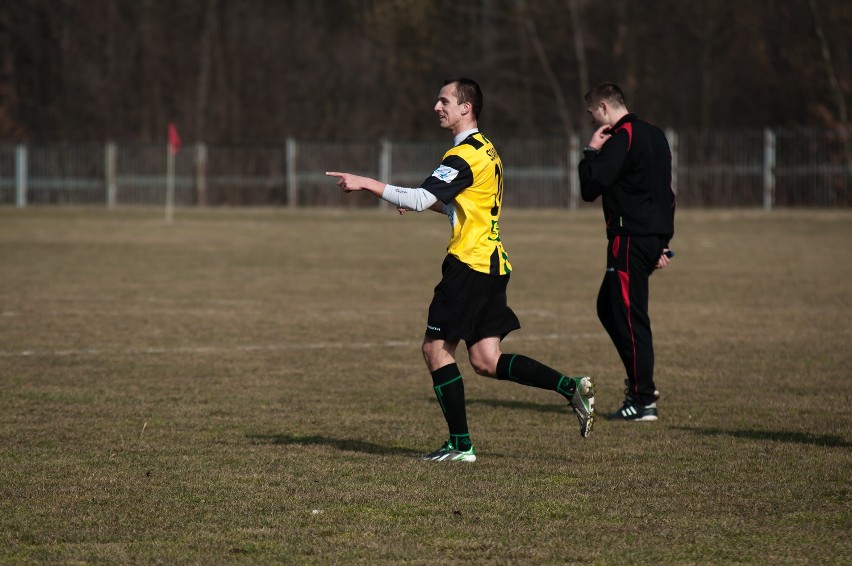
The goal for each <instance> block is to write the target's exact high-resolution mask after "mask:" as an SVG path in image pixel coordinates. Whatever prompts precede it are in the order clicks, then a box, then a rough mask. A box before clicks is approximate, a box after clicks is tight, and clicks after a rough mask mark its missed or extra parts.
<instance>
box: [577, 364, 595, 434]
mask: <svg viewBox="0 0 852 566" xmlns="http://www.w3.org/2000/svg"><path fill="white" fill-rule="evenodd" d="M579 392H580V394H581V395H583V396H584V397H585V398H586V399H587V400H588V401H589V420H587V421H586V426H585V427H581V428H580V436H582V437H583V438H588V437H589V435H590V434H591V433H592V425H593V424H595V385H594V383H592V379H591V378H590V377H584V378H583V379H581V380H580V389H579Z"/></svg>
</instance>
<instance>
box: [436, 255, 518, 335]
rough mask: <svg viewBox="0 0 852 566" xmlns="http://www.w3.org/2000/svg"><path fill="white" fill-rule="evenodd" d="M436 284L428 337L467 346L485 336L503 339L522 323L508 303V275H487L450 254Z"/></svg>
mask: <svg viewBox="0 0 852 566" xmlns="http://www.w3.org/2000/svg"><path fill="white" fill-rule="evenodd" d="M441 274H442V278H441V282H440V283H438V286H437V287H435V295H434V296H433V297H432V304H431V305H429V319H428V322H427V323H426V336H429V337H430V338H438V339H441V340H446V341H447V342H457V341H459V340H464V341H465V342H467V344H468V345H471V344H474V343H476V342H479V341H480V340H482V339H483V338H490V337H493V336H499V337H500V339H503V338H504V337H505V336H506V335H507V334H509V333H510V332H511V331H513V330H517V329H518V328H520V327H521V323H520V321H519V320H518V317H517V316H515V313H514V312H512V309H510V308H509V305H508V304H507V303H506V287H507V286H508V285H509V276H508V275H488V274H487V273H480V272H478V271H475V270H473V269H471V268H470V267H468V266H467V265H466V264H465V263H462V262H461V261H459V260H458V259H456V258H455V257H453V256H451V255H448V256H447V257H446V259H444V263H443V265H442V266H441Z"/></svg>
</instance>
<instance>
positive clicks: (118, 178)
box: [0, 129, 852, 210]
mask: <svg viewBox="0 0 852 566" xmlns="http://www.w3.org/2000/svg"><path fill="white" fill-rule="evenodd" d="M666 135H667V136H668V138H669V142H670V144H671V148H672V158H673V171H672V173H673V178H672V185H673V188H674V189H675V191H676V192H677V195H678V204H679V206H687V207H762V208H764V209H767V210H770V209H772V208H774V207H778V206H782V207H786V206H812V207H848V206H850V204H852V203H850V194H849V193H850V187H852V130H849V129H846V130H843V129H840V130H838V129H831V130H829V129H825V130H797V131H792V130H769V129H767V130H762V131H761V130H756V131H754V130H751V131H741V132H698V131H695V132H693V131H688V132H685V133H679V132H675V131H673V130H667V131H666ZM497 147H498V150H499V151H500V155H501V157H502V158H503V162H504V166H505V176H506V191H505V195H504V201H505V202H506V204H509V205H511V206H515V207H525V208H529V207H558V208H571V209H573V208H578V207H581V206H587V205H585V204H584V203H582V202H581V199H580V196H579V192H580V191H579V180H578V178H577V173H576V171H577V165H578V163H579V160H580V159H581V147H582V144H581V142H580V138H579V136H577V135H573V136H567V137H566V136H562V137H559V136H555V137H547V138H530V139H504V140H499V141H498V142H497ZM446 149H447V143H446V142H418V141H390V140H382V141H380V142H378V143H331V142H315V141H297V140H295V139H289V140H287V141H286V143H285V144H283V145H282V146H280V147H268V146H267V147H244V146H242V147H225V146H222V147H220V146H207V145H205V144H202V143H199V144H194V145H189V146H184V147H183V148H182V149H181V150H180V151H179V152H178V154H177V155H176V156H175V163H174V199H175V204H177V205H179V206H195V205H198V206H204V205H275V206H288V207H300V206H338V207H356V206H371V205H374V204H375V201H374V200H373V199H370V198H367V197H364V196H362V195H348V196H344V195H342V194H341V193H340V192H339V191H337V190H336V187H335V185H334V182H333V181H332V180H331V179H329V178H328V177H326V176H325V174H324V172H325V171H327V170H332V169H333V170H338V171H352V172H356V173H360V174H364V175H369V176H371V177H376V178H378V179H381V180H383V181H385V182H390V183H393V184H397V185H403V186H418V185H419V184H420V183H421V182H422V181H423V180H424V179H425V178H426V177H427V176H428V175H429V174H430V173H431V171H432V170H433V169H434V168H435V167H436V166H437V164H438V162H439V160H440V157H441V155H442V154H443V152H444V151H445V150H446ZM166 170H167V147H166V146H165V144H164V145H162V146H161V145H142V144H115V143H107V144H105V145H17V146H14V145H0V205H9V206H12V205H13V206H17V207H26V206H31V205H61V204H73V205H102V206H106V207H109V208H112V207H117V206H126V205H160V204H163V203H164V202H165V199H166V187H167V175H166Z"/></svg>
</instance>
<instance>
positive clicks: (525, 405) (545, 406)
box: [467, 399, 568, 413]
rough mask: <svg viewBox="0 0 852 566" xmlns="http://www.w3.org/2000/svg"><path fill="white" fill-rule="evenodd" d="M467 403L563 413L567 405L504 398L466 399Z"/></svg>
mask: <svg viewBox="0 0 852 566" xmlns="http://www.w3.org/2000/svg"><path fill="white" fill-rule="evenodd" d="M467 404H468V405H485V406H487V407H496V408H503V409H518V410H522V411H535V412H537V413H564V412H565V411H566V409H567V408H568V405H567V404H565V405H560V404H559V403H555V404H554V403H531V402H529V401H507V400H505V399H468V400H467Z"/></svg>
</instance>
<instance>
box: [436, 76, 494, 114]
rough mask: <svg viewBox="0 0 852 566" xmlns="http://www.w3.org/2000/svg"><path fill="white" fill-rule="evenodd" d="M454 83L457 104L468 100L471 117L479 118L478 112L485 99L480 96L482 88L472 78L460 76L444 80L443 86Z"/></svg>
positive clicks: (480, 110)
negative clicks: (471, 111) (471, 109)
mask: <svg viewBox="0 0 852 566" xmlns="http://www.w3.org/2000/svg"><path fill="white" fill-rule="evenodd" d="M452 83H456V98H457V99H458V101H459V104H464V103H465V102H470V105H471V106H472V107H473V117H474V118H476V119H477V120H478V119H479V113H480V112H482V106H483V104H485V100H484V99H483V98H482V89H481V88H479V85H478V84H476V81H475V80H473V79H468V78H465V77H460V78H458V79H449V80H446V81H444V86H447V85H448V84H452Z"/></svg>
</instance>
